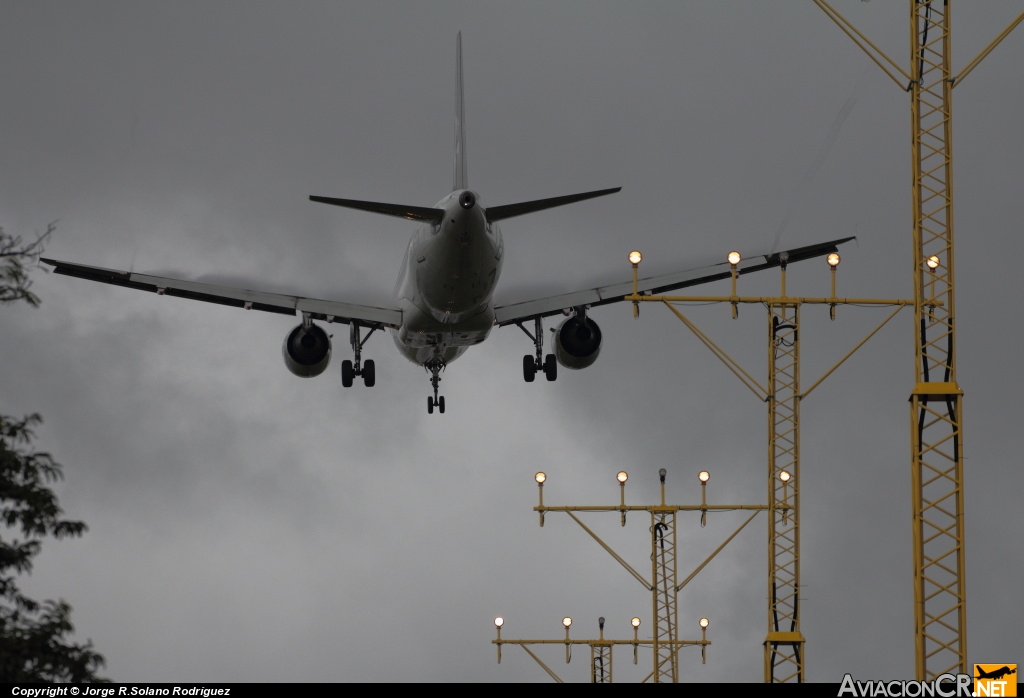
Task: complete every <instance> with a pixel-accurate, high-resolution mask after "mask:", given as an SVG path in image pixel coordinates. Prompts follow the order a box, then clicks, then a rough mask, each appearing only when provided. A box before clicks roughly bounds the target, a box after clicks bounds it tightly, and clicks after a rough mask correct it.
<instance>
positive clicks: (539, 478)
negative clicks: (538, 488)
mask: <svg viewBox="0 0 1024 698" xmlns="http://www.w3.org/2000/svg"><path fill="white" fill-rule="evenodd" d="M533 479H534V480H536V481H537V484H538V485H543V484H544V481H545V480H547V479H548V476H547V475H545V474H544V473H537V474H536V475H534V476H533Z"/></svg>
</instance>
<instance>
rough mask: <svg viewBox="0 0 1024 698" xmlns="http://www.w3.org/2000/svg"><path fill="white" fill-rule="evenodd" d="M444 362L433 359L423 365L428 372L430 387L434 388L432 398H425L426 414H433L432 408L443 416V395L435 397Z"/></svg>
mask: <svg viewBox="0 0 1024 698" xmlns="http://www.w3.org/2000/svg"><path fill="white" fill-rule="evenodd" d="M444 366H445V364H444V361H442V360H441V359H438V358H435V359H431V360H430V361H429V362H428V363H427V364H425V365H424V368H426V369H427V370H428V371H430V385H432V386H433V387H434V397H428V398H427V414H434V408H435V407H436V408H437V411H438V412H440V413H441V414H444V395H442V396H440V397H438V395H437V384H438V383H440V382H441V375H440V374H441V371H443V370H444Z"/></svg>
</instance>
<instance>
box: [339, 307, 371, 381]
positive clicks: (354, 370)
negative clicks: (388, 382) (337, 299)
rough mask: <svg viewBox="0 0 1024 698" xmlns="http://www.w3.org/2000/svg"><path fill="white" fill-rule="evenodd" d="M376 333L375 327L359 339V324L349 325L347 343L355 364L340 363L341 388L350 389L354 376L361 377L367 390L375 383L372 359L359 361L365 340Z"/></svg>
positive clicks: (360, 331)
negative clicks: (350, 347) (363, 361)
mask: <svg viewBox="0 0 1024 698" xmlns="http://www.w3.org/2000/svg"><path fill="white" fill-rule="evenodd" d="M376 331H377V328H376V327H371V328H370V331H369V332H367V333H366V336H365V337H360V335H361V334H362V328H360V326H359V323H357V322H355V321H354V320H353V321H352V322H350V323H349V326H348V338H349V342H351V343H352V352H353V354H355V362H354V363H353V362H352V361H349V360H348V359H345V360H344V361H342V362H341V385H342V386H343V387H345V388H351V387H352V382H353V380H354V379H355V377H356V376H362V377H363V384H364V385H365V386H366V387H367V388H372V387H373V386H374V384H375V383H376V382H377V370H376V369H377V367H376V366H375V365H374V363H373V359H367V360H366V362H365V363H362V361H361V357H362V349H363V345H364V344H366V340H368V339H369V338H370V335H371V334H373V333H374V332H376Z"/></svg>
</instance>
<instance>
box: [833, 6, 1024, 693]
mask: <svg viewBox="0 0 1024 698" xmlns="http://www.w3.org/2000/svg"><path fill="white" fill-rule="evenodd" d="M814 2H815V4H817V5H818V6H819V7H820V8H821V9H822V10H823V11H824V12H825V13H826V14H827V15H828V16H829V17H831V18H832V20H833V21H835V23H836V24H837V25H839V27H840V28H841V29H842V30H843V31H844V32H845V33H846V34H847V36H849V37H850V38H851V39H853V41H854V42H855V43H856V44H857V45H858V46H860V47H861V49H863V50H864V51H865V53H867V54H868V56H869V57H870V58H871V59H872V60H873V61H874V62H875V63H876V64H877V65H878V66H879V67H880V68H882V70H883V71H885V73H886V74H887V75H889V77H891V78H892V79H893V80H894V81H895V82H896V83H897V84H898V85H900V86H901V87H904V86H903V85H902V84H901V83H900V80H899V78H898V77H897V75H896V74H894V73H899V74H900V75H902V76H903V77H904V78H905V79H906V81H907V82H906V86H905V88H904V89H906V90H907V91H908V92H909V93H910V95H911V101H910V104H911V133H912V145H911V148H912V160H913V217H914V228H913V257H912V260H913V262H912V267H913V272H914V275H913V276H914V353H915V360H914V388H913V391H912V392H911V396H910V434H911V437H910V439H911V497H912V512H913V555H914V649H915V671H916V676H917V678H918V679H919V680H925V679H935V678H936V677H938V676H939V675H941V674H944V673H947V672H959V673H964V674H966V673H969V672H968V668H967V611H966V601H967V592H966V589H965V579H964V577H965V558H964V477H963V406H962V396H963V391H962V390H961V389H960V385H959V384H958V383H957V375H956V332H955V329H956V328H955V319H956V312H955V306H954V289H955V283H954V276H953V269H954V265H953V249H954V248H953V142H952V123H953V122H952V91H953V88H954V87H955V86H956V85H958V84H960V82H961V81H962V80H963V79H964V77H966V76H967V74H968V73H969V72H970V71H972V70H973V69H974V68H975V66H977V65H978V63H980V62H981V60H982V59H983V58H985V56H987V55H988V54H989V53H990V52H991V51H992V49H994V48H995V47H996V45H998V44H999V42H1000V41H1002V40H1003V39H1004V38H1005V37H1006V36H1007V35H1008V34H1009V33H1010V31H1012V30H1013V28H1014V27H1015V26H1017V25H1018V24H1019V23H1020V22H1021V21H1022V20H1024V14H1021V15H1020V16H1019V17H1017V19H1016V20H1015V21H1014V22H1013V23H1011V24H1010V25H1009V26H1008V27H1007V28H1006V29H1005V30H1004V31H1003V32H1002V33H1001V34H1000V35H999V36H998V37H997V38H996V39H995V40H994V41H992V42H991V43H990V44H989V45H988V46H987V47H986V48H985V49H984V50H982V52H981V53H980V54H978V56H977V57H976V58H975V59H974V60H973V61H971V62H970V63H968V64H967V67H966V68H964V70H963V71H961V73H960V74H959V75H957V76H954V75H953V73H952V71H951V69H950V26H951V22H950V5H951V0H910V64H911V71H910V74H907V73H906V72H904V71H903V70H902V69H901V68H900V67H899V66H898V65H896V63H894V62H893V61H892V60H891V59H890V58H889V57H888V56H886V55H885V54H884V53H882V52H881V51H880V50H879V49H878V47H876V46H875V45H874V44H872V43H871V42H870V41H869V40H868V39H867V38H866V37H865V36H864V35H863V34H861V33H860V32H859V31H857V29H855V28H854V27H853V25H851V24H850V23H849V22H848V21H847V20H846V19H845V18H843V17H842V16H841V15H840V14H839V13H838V12H836V11H835V10H834V9H833V8H832V7H831V6H829V4H828V3H827V2H825V0H814Z"/></svg>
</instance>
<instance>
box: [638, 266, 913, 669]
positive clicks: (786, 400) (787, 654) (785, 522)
mask: <svg viewBox="0 0 1024 698" xmlns="http://www.w3.org/2000/svg"><path fill="white" fill-rule="evenodd" d="M786 254H787V253H780V255H779V259H778V262H779V267H780V271H781V286H782V289H781V293H780V295H779V296H775V297H749V296H738V295H737V294H736V280H737V277H738V276H739V274H740V270H739V263H740V261H741V255H740V254H739V253H738V252H730V253H729V255H728V261H729V264H730V265H731V277H732V293H731V295H729V296H655V295H640V294H638V293H637V292H636V290H635V289H636V281H637V267H638V266H639V264H640V262H641V260H642V259H643V255H641V254H640V252H639V251H637V250H633V251H632V252H630V253H629V261H630V263H631V264H632V265H633V283H634V292H633V293H632V294H631V295H629V296H626V300H628V301H632V302H633V315H634V317H637V316H639V312H640V311H639V304H640V301H644V302H662V303H664V304H665V306H666V307H668V309H669V310H671V311H672V313H673V314H674V315H675V316H676V317H678V318H679V319H680V320H681V321H682V322H683V323H684V324H685V325H686V326H687V328H688V329H689V330H690V331H691V332H693V333H694V334H695V335H696V336H697V338H698V339H700V341H701V342H702V343H703V344H704V345H705V346H706V347H708V349H710V350H711V352H712V353H713V354H714V355H715V356H717V357H718V358H719V359H720V360H721V361H722V362H723V363H724V364H725V365H726V366H727V367H728V368H729V370H730V371H732V372H733V373H734V374H735V375H736V377H738V378H739V379H740V380H741V381H742V382H743V384H744V385H746V386H747V387H748V388H749V389H750V390H751V392H753V393H754V394H755V395H757V397H758V398H759V399H760V400H762V401H763V402H765V403H767V405H768V594H767V598H768V634H767V636H766V637H765V641H764V680H765V682H766V683H788V682H794V681H795V682H798V683H799V682H803V681H804V680H805V661H806V658H805V656H804V645H805V640H804V636H803V634H802V633H801V631H800V616H799V611H800V403H801V402H802V401H803V399H804V398H806V397H807V396H808V395H809V394H810V393H811V391H813V390H814V389H815V388H817V387H818V386H819V385H820V384H821V383H822V381H824V380H825V379H826V378H828V377H829V376H830V375H831V374H832V373H833V372H834V371H835V370H836V369H837V368H838V367H839V366H840V365H842V364H843V363H844V362H845V361H846V360H847V359H848V358H850V356H852V355H853V353H854V352H856V351H857V350H858V349H859V348H860V347H861V346H863V345H864V343H865V342H867V341H868V340H869V339H870V338H871V337H872V336H873V335H874V334H875V333H876V332H878V330H880V329H881V328H882V327H883V326H884V325H885V324H886V323H888V322H889V321H890V320H891V319H892V318H893V317H895V316H896V313H898V312H899V311H900V310H901V309H902V308H903V307H904V306H906V305H912V302H911V301H906V300H896V299H893V300H884V299H870V298H839V297H837V296H836V268H837V267H838V265H839V261H840V259H839V254H838V253H837V252H834V251H833V252H832V253H831V254H829V255H828V256H827V257H826V262H827V263H828V265H829V268H830V269H831V271H832V294H831V295H830V296H828V297H824V298H807V297H800V298H797V297H792V296H788V295H786V267H787V265H788V259H786V258H785V257H783V255H786ZM685 302H699V303H709V302H712V303H729V304H731V305H732V316H733V317H734V318H735V317H737V316H738V314H739V312H738V308H739V305H740V304H741V303H744V304H749V303H757V304H761V305H764V306H766V307H767V308H768V387H767V388H764V387H762V386H761V385H760V384H759V383H758V382H757V381H756V380H755V379H754V378H753V377H752V376H751V375H750V374H749V373H748V372H746V371H745V370H743V368H741V367H740V366H739V365H738V364H737V363H736V362H735V361H734V360H733V359H731V358H730V357H729V356H728V355H727V354H726V353H725V352H724V351H723V350H722V349H721V348H719V347H718V346H717V345H716V344H715V343H714V342H712V341H711V339H710V338H708V337H707V335H705V334H704V333H703V332H701V331H700V330H699V329H698V328H697V327H696V325H694V324H693V322H691V321H690V320H689V319H688V318H687V317H686V316H685V315H683V313H682V312H681V311H680V310H679V309H678V308H677V307H675V305H674V304H675V303H685ZM804 304H812V305H827V306H828V307H829V315H830V317H831V318H832V319H835V309H836V306H837V305H847V304H856V305H863V306H882V305H886V306H895V308H896V309H895V310H894V311H893V312H892V313H891V314H890V315H889V316H888V317H887V318H885V320H883V321H882V322H881V323H880V324H879V325H878V326H877V327H876V328H875V329H874V330H872V331H871V332H870V333H869V334H868V335H867V336H866V337H865V338H864V339H863V340H861V342H860V343H859V344H858V345H857V346H855V347H854V348H853V349H852V350H850V351H849V352H848V353H847V354H846V356H844V357H843V358H842V359H840V360H839V362H838V363H837V364H836V365H835V366H833V367H832V368H831V369H829V370H828V371H827V372H826V373H825V374H824V375H823V376H821V377H820V378H819V379H818V380H817V381H815V382H814V383H813V384H812V385H811V386H810V387H809V388H807V389H803V388H801V386H800V344H799V337H800V307H801V306H802V305H804Z"/></svg>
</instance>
